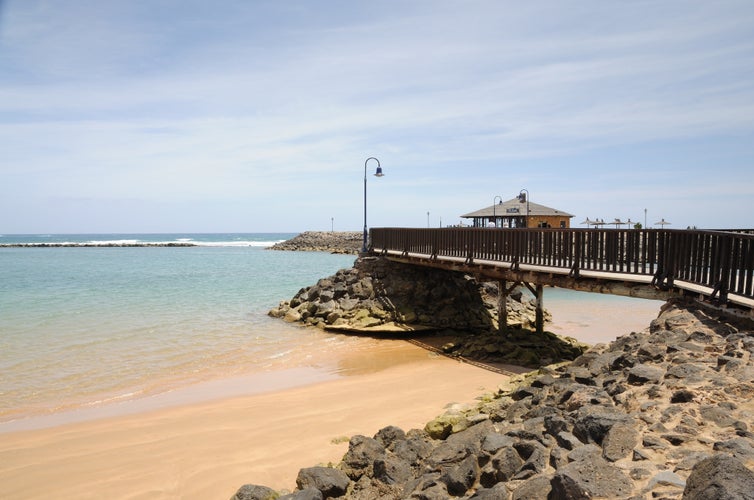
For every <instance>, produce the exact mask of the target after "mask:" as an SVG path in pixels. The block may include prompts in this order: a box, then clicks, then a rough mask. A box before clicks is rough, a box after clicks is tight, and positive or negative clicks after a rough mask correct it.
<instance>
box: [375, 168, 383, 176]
mask: <svg viewBox="0 0 754 500" xmlns="http://www.w3.org/2000/svg"><path fill="white" fill-rule="evenodd" d="M383 175H385V174H383V173H382V167H377V171H376V172H375V173H374V176H375V177H382V176H383Z"/></svg>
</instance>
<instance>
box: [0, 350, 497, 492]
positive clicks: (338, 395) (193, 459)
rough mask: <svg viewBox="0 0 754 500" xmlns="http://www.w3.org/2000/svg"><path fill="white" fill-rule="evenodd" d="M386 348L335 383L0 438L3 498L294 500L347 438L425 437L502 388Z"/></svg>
mask: <svg viewBox="0 0 754 500" xmlns="http://www.w3.org/2000/svg"><path fill="white" fill-rule="evenodd" d="M383 344H384V346H385V347H384V348H377V349H375V350H373V352H371V353H370V354H369V356H368V357H366V358H365V357H364V353H356V355H355V356H352V357H350V358H348V359H343V360H341V368H342V373H343V375H342V376H341V377H340V378H338V379H336V380H327V381H319V382H315V383H313V384H310V385H302V386H298V387H288V388H284V389H277V388H274V389H272V390H271V391H270V392H259V393H257V394H254V395H251V396H239V397H232V398H226V399H222V400H214V401H205V402H198V403H192V404H185V405H181V406H176V407H169V408H165V409H158V410H152V411H144V412H140V413H135V414H126V415H121V416H116V417H109V418H101V419H97V420H90V421H85V422H78V423H69V424H63V425H58V426H54V427H48V428H45V429H37V430H30V431H18V432H9V433H4V434H0V497H2V498H7V499H21V498H23V499H33V498H47V497H49V496H50V494H52V495H54V496H56V497H58V498H103V497H111V498H132V499H138V498H220V499H225V498H230V496H232V495H233V493H234V492H235V491H236V489H238V488H239V487H240V486H242V485H243V484H245V483H255V484H264V485H267V486H271V487H273V488H276V489H289V490H291V489H293V488H295V480H296V475H297V474H298V471H299V469H300V468H302V467H309V466H312V465H316V464H327V463H329V462H333V463H337V462H338V461H339V460H340V459H341V457H342V456H343V454H344V453H345V452H346V450H347V447H348V444H347V437H349V436H352V435H354V434H364V435H367V436H372V435H374V434H375V433H376V432H377V431H378V430H379V429H381V428H382V427H384V426H386V425H397V426H399V427H401V428H403V429H404V430H409V429H411V428H422V427H423V426H424V424H425V423H426V422H427V421H429V420H431V419H432V418H434V417H435V416H437V415H438V414H440V413H442V411H443V408H444V407H445V406H446V405H447V404H448V403H451V402H469V403H470V402H473V401H474V399H475V398H476V397H478V396H479V395H481V394H483V393H485V392H490V391H492V390H495V389H496V388H497V387H498V385H499V384H502V383H504V382H505V381H506V380H507V377H505V376H503V375H500V374H498V373H495V372H491V371H488V370H484V369H481V368H479V367H476V366H472V365H469V364H465V363H460V362H458V361H454V360H451V359H448V358H445V357H442V356H438V355H436V354H433V353H430V352H428V351H426V350H424V349H422V348H420V347H417V346H415V345H412V344H410V343H408V342H404V341H388V342H383ZM396 361H397V362H396ZM286 373H288V372H280V374H279V375H280V377H285V376H286V375H285V374H286ZM290 382H298V383H305V382H304V381H301V380H299V381H290Z"/></svg>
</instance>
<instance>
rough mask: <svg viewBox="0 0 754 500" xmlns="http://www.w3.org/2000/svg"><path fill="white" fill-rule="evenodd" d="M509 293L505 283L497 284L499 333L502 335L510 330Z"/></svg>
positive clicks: (501, 281) (502, 281)
mask: <svg viewBox="0 0 754 500" xmlns="http://www.w3.org/2000/svg"><path fill="white" fill-rule="evenodd" d="M508 293H509V290H508V288H507V287H506V286H505V281H504V280H500V281H498V282H497V331H498V333H499V334H500V335H502V334H504V333H505V331H506V330H507V329H508Z"/></svg>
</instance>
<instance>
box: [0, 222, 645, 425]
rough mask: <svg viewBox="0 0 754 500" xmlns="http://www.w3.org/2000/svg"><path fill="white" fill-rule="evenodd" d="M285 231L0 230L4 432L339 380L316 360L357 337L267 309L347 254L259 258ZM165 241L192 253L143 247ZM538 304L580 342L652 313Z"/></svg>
mask: <svg viewBox="0 0 754 500" xmlns="http://www.w3.org/2000/svg"><path fill="white" fill-rule="evenodd" d="M293 236H294V234H287V233H272V234H260V233H251V234H111V235H2V236H0V374H2V376H1V377H0V432H7V431H12V430H18V429H24V428H34V427H39V426H44V425H52V424H54V423H59V422H61V418H60V416H61V415H65V416H67V417H66V418H65V419H64V420H66V421H68V420H76V419H82V418H86V416H87V415H90V416H96V415H101V414H102V412H101V410H102V409H107V408H110V409H112V408H116V413H117V412H123V411H125V410H124V408H126V407H127V405H131V406H130V407H132V408H138V407H139V406H138V405H134V402H138V401H142V402H143V401H150V400H151V401H163V402H164V403H165V404H168V403H169V402H170V401H173V402H176V401H178V399H177V396H178V395H180V394H182V392H181V391H184V392H185V391H187V390H191V389H192V388H198V387H203V389H202V390H204V391H208V392H211V393H212V395H213V396H215V397H220V396H223V395H228V396H229V395H235V394H236V393H238V391H241V392H243V391H248V390H251V388H250V385H255V384H256V386H257V387H256V389H255V390H263V389H264V387H269V388H272V387H274V386H275V374H276V373H281V372H282V371H289V373H288V377H287V378H288V379H290V378H291V374H292V376H293V378H294V379H297V380H298V382H300V383H305V382H311V381H317V380H325V379H328V378H332V377H336V376H338V371H339V368H338V366H331V365H328V364H327V363H323V361H322V360H323V359H327V353H328V352H331V353H337V352H347V351H348V350H349V349H354V348H364V344H363V339H361V338H359V337H350V336H346V335H340V334H333V333H327V332H323V331H320V330H318V329H314V328H303V327H300V326H297V325H291V324H287V323H285V322H283V321H281V320H279V319H273V318H270V317H269V316H268V315H267V311H268V310H270V309H271V308H272V307H274V306H276V305H277V304H278V302H280V301H281V300H288V299H290V298H292V297H293V295H295V293H296V292H297V291H298V290H299V289H301V288H303V287H306V286H309V285H312V284H314V283H316V282H317V281H318V280H319V279H320V278H324V277H327V276H330V275H332V274H334V273H335V272H336V271H337V270H338V269H342V268H348V267H351V265H352V264H353V261H354V259H355V256H353V255H334V254H328V253H321V252H289V251H270V250H267V248H268V247H269V246H271V245H272V244H273V243H275V242H277V241H283V240H286V239H289V238H291V237H293ZM10 244H30V245H32V246H24V247H16V246H2V245H10ZM168 244H183V245H185V244H190V245H193V246H151V245H168ZM124 245H127V246H124ZM545 307H547V308H548V309H550V310H551V311H553V314H554V316H555V322H554V324H553V325H552V328H548V329H550V330H552V331H555V332H556V333H560V334H564V335H571V336H575V337H577V338H579V337H580V336H581V337H588V338H581V340H585V341H594V339H598V340H599V339H600V338H603V337H604V336H605V335H606V334H609V335H612V336H613V337H614V336H617V335H618V334H621V333H628V332H629V331H631V330H634V329H641V328H643V327H645V326H647V324H648V322H649V320H650V319H652V318H653V317H655V316H656V312H657V311H658V310H659V304H657V303H654V301H642V300H640V299H626V298H623V297H613V296H600V295H594V294H584V293H578V292H571V291H568V290H548V291H547V292H546V294H545ZM554 311H560V312H559V313H555V312H554ZM618 317H620V318H621V320H620V321H616V318H618ZM606 329H611V330H610V332H607V333H606V332H605V330H606ZM371 341H374V339H372V340H371ZM314 353H316V354H317V356H313V354H314ZM291 370H292V371H293V372H290V371H291ZM244 377H255V378H253V379H244ZM279 378H280V377H279ZM228 380H241V381H242V382H241V383H236V384H225V385H223V383H222V381H228ZM213 384H214V385H213ZM260 384H261V386H264V387H261V389H260V387H258V386H259V385H260ZM234 391H235V392H234ZM166 395H168V396H169V395H173V396H174V397H173V399H171V398H170V397H166ZM152 406H154V405H152ZM93 410H98V411H100V413H97V412H96V411H93ZM50 417H53V418H50Z"/></svg>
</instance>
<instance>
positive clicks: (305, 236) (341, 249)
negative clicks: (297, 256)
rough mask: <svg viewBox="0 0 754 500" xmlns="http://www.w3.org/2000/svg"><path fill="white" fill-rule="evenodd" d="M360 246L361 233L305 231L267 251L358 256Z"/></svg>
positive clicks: (361, 242) (361, 240) (361, 241)
mask: <svg viewBox="0 0 754 500" xmlns="http://www.w3.org/2000/svg"><path fill="white" fill-rule="evenodd" d="M362 245H363V233H360V232H357V231H338V232H336V231H330V232H325V231H306V232H303V233H301V234H299V235H297V236H294V237H293V238H291V239H289V240H286V241H281V242H278V243H275V244H274V245H272V246H271V247H269V248H268V249H269V250H288V251H300V252H328V253H338V254H358V253H359V252H360V251H361V247H362Z"/></svg>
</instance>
